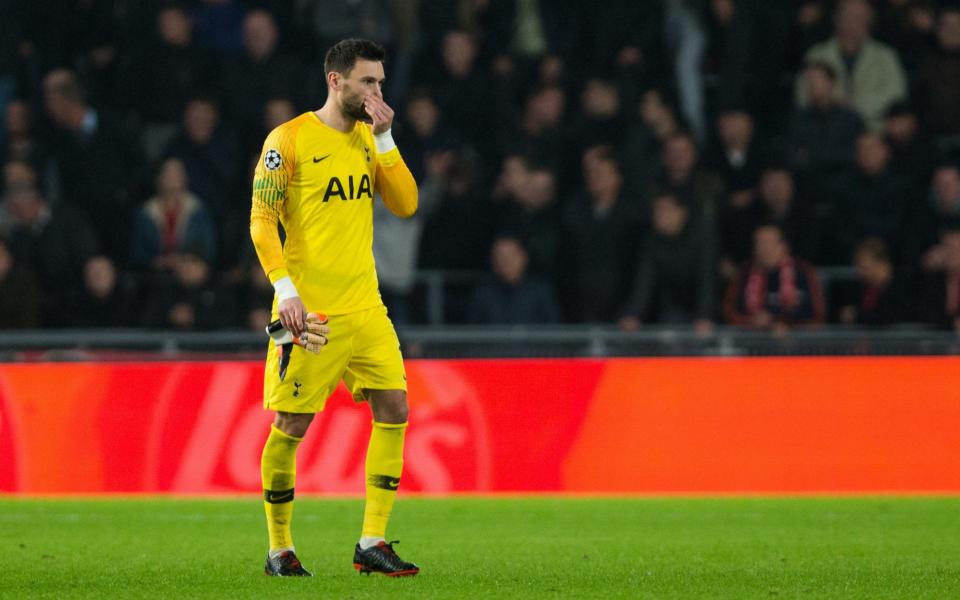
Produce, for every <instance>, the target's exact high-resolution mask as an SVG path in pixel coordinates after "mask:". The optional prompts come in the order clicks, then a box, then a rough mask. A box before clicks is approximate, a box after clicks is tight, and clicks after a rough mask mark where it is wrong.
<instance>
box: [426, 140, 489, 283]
mask: <svg viewBox="0 0 960 600" xmlns="http://www.w3.org/2000/svg"><path fill="white" fill-rule="evenodd" d="M442 160H445V159H442ZM436 168H437V170H438V171H445V172H446V175H445V176H444V177H443V179H442V196H441V200H440V205H439V206H438V207H437V209H436V211H435V212H434V213H433V214H432V215H431V216H430V218H429V219H427V222H426V225H425V227H424V231H423V239H422V240H421V243H420V266H421V268H425V269H455V270H467V269H469V270H475V269H482V268H483V267H484V263H486V262H487V258H486V257H485V253H486V248H489V246H490V239H491V237H492V233H493V232H492V229H493V221H492V211H491V209H490V207H489V206H488V204H487V202H486V201H485V199H483V197H482V196H481V195H480V193H479V192H478V191H477V187H476V165H475V164H474V161H473V160H472V159H470V158H467V157H465V156H460V155H452V157H451V164H450V165H449V167H440V166H439V165H438V166H437V167H436Z"/></svg>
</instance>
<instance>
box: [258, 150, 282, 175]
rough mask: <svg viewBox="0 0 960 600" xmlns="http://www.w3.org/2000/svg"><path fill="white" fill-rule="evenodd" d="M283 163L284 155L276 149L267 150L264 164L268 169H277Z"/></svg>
mask: <svg viewBox="0 0 960 600" xmlns="http://www.w3.org/2000/svg"><path fill="white" fill-rule="evenodd" d="M282 164H283V157H282V156H280V153H279V152H278V151H276V150H274V149H270V150H267V153H266V154H264V155H263V166H264V167H266V169H267V170H268V171H276V170H277V169H279V168H280V165H282Z"/></svg>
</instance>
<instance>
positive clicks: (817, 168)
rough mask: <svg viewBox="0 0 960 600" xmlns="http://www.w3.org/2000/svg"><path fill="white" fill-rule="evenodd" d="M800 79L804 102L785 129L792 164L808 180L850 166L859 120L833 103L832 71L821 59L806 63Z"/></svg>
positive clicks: (848, 110) (855, 115) (859, 130)
mask: <svg viewBox="0 0 960 600" xmlns="http://www.w3.org/2000/svg"><path fill="white" fill-rule="evenodd" d="M802 82H803V87H804V90H805V96H806V99H807V102H806V104H805V106H804V107H803V108H800V109H798V110H797V111H796V112H795V113H794V114H793V117H792V118H791V119H790V123H789V125H788V128H787V144H788V151H789V153H790V156H791V159H792V166H793V167H794V169H796V170H798V171H801V172H803V173H804V174H808V175H809V176H810V179H819V178H822V177H824V176H831V175H835V174H836V173H838V172H842V171H844V170H849V169H851V168H852V167H853V162H854V155H855V144H856V139H857V136H858V135H860V132H861V131H863V122H862V121H861V119H860V117H859V116H857V114H856V113H854V112H853V111H851V110H850V109H848V108H845V107H844V106H842V105H841V104H839V103H838V102H837V99H836V97H835V91H834V90H835V87H836V70H835V69H834V68H833V67H832V66H831V65H830V64H828V63H825V62H811V63H807V65H806V67H804V69H803V79H802Z"/></svg>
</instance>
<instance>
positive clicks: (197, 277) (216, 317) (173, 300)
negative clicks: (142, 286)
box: [143, 249, 235, 331]
mask: <svg viewBox="0 0 960 600" xmlns="http://www.w3.org/2000/svg"><path fill="white" fill-rule="evenodd" d="M233 308H234V307H233V305H232V302H231V298H230V295H229V294H228V293H226V292H225V291H224V290H222V289H221V288H220V286H218V285H216V283H215V282H214V281H213V277H212V273H211V266H210V263H208V262H207V261H206V260H204V258H203V256H202V255H201V254H200V253H197V252H194V251H193V250H192V249H188V250H187V251H186V252H184V253H182V254H178V255H177V256H176V257H175V258H174V259H173V261H171V271H170V272H169V273H166V274H158V276H157V277H154V279H153V281H152V282H151V285H150V287H149V294H148V300H147V302H146V305H145V306H144V309H143V315H144V322H143V324H144V325H145V326H147V327H151V328H155V329H180V330H185V331H190V330H210V329H217V328H221V327H225V326H227V325H229V324H232V323H234V322H235V321H234V318H233Z"/></svg>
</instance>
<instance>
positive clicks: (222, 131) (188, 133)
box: [165, 96, 249, 223]
mask: <svg viewBox="0 0 960 600" xmlns="http://www.w3.org/2000/svg"><path fill="white" fill-rule="evenodd" d="M165 155H166V156H167V157H171V158H177V159H179V160H180V161H181V162H182V163H183V165H184V166H185V167H186V169H187V180H188V181H189V182H190V189H191V190H192V191H193V192H194V193H195V194H196V195H197V196H198V197H200V198H203V200H204V202H205V203H206V205H207V208H209V209H210V211H211V212H212V213H213V216H214V218H215V219H216V221H217V222H218V223H222V222H223V220H224V219H226V218H227V216H228V215H230V214H231V212H232V211H242V212H243V213H244V214H246V213H248V212H249V190H248V193H245V194H243V195H242V196H241V195H239V194H238V193H236V192H235V191H234V188H235V185H236V184H237V178H238V176H239V174H240V163H241V160H242V159H241V158H240V150H239V146H238V144H237V140H236V138H235V137H234V135H233V133H232V132H231V131H230V130H229V129H227V128H225V127H223V126H222V125H221V122H220V109H219V108H218V106H217V103H216V101H214V100H213V99H212V98H209V97H204V96H199V97H195V98H193V99H192V100H190V101H189V102H188V103H187V107H186V109H185V110H184V113H183V131H182V132H181V134H180V135H179V136H177V137H176V138H175V139H174V140H173V142H172V143H171V145H170V147H169V148H168V149H167V151H166V153H165ZM238 197H241V198H243V200H239V199H238Z"/></svg>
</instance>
